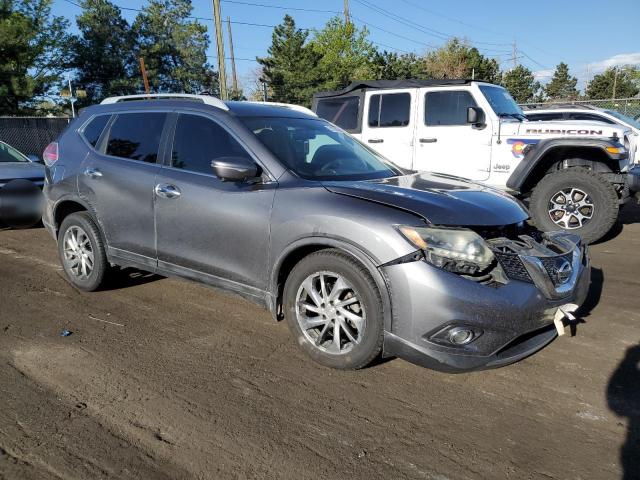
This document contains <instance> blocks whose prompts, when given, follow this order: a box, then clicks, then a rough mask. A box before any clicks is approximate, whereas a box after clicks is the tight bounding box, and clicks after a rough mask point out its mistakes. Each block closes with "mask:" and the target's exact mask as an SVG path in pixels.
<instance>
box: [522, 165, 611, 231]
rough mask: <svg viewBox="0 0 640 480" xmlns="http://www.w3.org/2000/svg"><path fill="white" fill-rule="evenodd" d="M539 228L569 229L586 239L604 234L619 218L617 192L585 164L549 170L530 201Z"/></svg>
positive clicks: (549, 229) (550, 229) (545, 229)
mask: <svg viewBox="0 0 640 480" xmlns="http://www.w3.org/2000/svg"><path fill="white" fill-rule="evenodd" d="M529 207H530V210H531V215H532V217H533V220H534V221H535V223H536V225H537V226H538V228H540V229H541V230H544V231H552V230H566V231H567V232H570V233H575V234H578V235H580V236H581V237H582V239H583V240H584V241H585V242H586V243H592V242H595V241H596V240H598V239H600V238H602V237H603V236H604V235H605V234H606V233H607V232H608V231H609V230H610V229H611V227H612V226H613V225H614V224H615V222H616V219H617V218H618V209H619V204H618V195H617V193H616V191H615V189H614V188H613V185H611V183H609V182H607V181H606V180H605V179H604V178H602V176H600V175H598V174H597V173H594V172H592V171H591V170H587V169H585V168H570V169H567V170H560V171H557V172H552V173H549V174H547V175H546V176H545V177H544V178H543V179H542V180H541V181H540V182H539V183H538V185H537V186H536V188H535V189H534V190H533V194H532V195H531V203H530V205H529Z"/></svg>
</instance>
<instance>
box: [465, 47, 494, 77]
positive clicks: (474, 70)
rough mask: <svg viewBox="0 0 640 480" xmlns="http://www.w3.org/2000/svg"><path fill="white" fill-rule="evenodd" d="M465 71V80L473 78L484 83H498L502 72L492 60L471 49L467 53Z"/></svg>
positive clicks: (475, 49)
mask: <svg viewBox="0 0 640 480" xmlns="http://www.w3.org/2000/svg"><path fill="white" fill-rule="evenodd" d="M467 64H468V65H467V71H466V72H465V74H464V76H465V77H466V78H471V77H473V78H474V79H475V80H481V81H484V82H491V83H500V80H501V78H502V72H500V64H499V63H498V62H497V61H496V60H495V59H494V58H488V57H485V56H484V55H482V54H481V53H480V52H479V51H478V49H477V48H475V47H472V48H469V50H468V51H467Z"/></svg>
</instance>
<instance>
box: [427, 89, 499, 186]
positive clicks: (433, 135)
mask: <svg viewBox="0 0 640 480" xmlns="http://www.w3.org/2000/svg"><path fill="white" fill-rule="evenodd" d="M419 104H420V107H419V109H418V121H417V122H416V123H417V126H416V142H415V146H414V148H415V154H414V169H416V170H425V171H429V172H439V173H448V174H451V175H457V176H460V177H465V178H470V179H472V180H486V179H488V178H489V173H490V168H491V139H492V137H491V132H492V130H491V123H490V122H489V121H488V119H487V123H486V125H484V126H483V127H481V128H478V127H475V126H472V125H469V124H468V123H467V108H468V107H477V106H478V104H477V103H476V101H475V99H474V98H473V95H472V93H471V91H469V90H464V89H460V90H454V89H451V88H447V89H437V88H435V89H425V90H422V94H421V98H420V102H419Z"/></svg>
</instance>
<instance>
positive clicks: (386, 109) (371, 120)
mask: <svg viewBox="0 0 640 480" xmlns="http://www.w3.org/2000/svg"><path fill="white" fill-rule="evenodd" d="M417 92H418V90H417V89H414V88H410V89H394V90H384V91H379V92H367V94H366V96H365V105H364V108H365V110H364V111H365V114H364V117H363V122H362V141H363V142H365V143H366V144H367V145H369V146H370V147H371V148H373V149H374V150H376V151H377V152H379V153H380V154H382V155H383V156H384V157H386V158H388V159H389V160H391V161H392V162H393V163H395V164H396V165H399V166H400V167H403V168H409V169H410V168H412V164H413V138H414V132H415V107H414V105H415V99H416V95H417Z"/></svg>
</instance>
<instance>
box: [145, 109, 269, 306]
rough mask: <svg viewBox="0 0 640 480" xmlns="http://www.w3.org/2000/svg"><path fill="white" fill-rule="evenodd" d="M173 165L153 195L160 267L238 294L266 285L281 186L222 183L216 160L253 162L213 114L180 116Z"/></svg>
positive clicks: (162, 172)
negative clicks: (233, 158)
mask: <svg viewBox="0 0 640 480" xmlns="http://www.w3.org/2000/svg"><path fill="white" fill-rule="evenodd" d="M168 150H169V152H171V155H170V164H169V165H165V166H163V167H162V169H161V170H160V172H159V173H158V176H157V181H156V183H157V185H156V189H155V196H156V198H155V217H156V232H157V233H156V238H157V252H158V266H159V267H160V268H164V269H167V270H169V271H176V272H178V273H180V274H182V275H185V276H191V277H194V276H196V277H198V276H200V278H201V279H202V276H204V280H205V281H208V282H209V283H214V284H216V283H217V284H222V286H224V287H225V288H230V289H232V290H246V286H249V287H254V288H255V289H257V290H256V292H255V293H256V294H258V291H259V290H264V289H265V288H266V284H267V279H266V277H267V257H268V245H269V235H270V228H269V226H270V217H271V205H272V204H273V197H274V195H275V191H276V187H277V183H276V182H268V181H267V182H263V183H249V182H246V183H244V182H223V181H222V180H220V179H219V178H218V177H216V176H215V175H214V174H213V170H212V168H211V161H212V160H213V159H214V158H219V157H228V156H244V157H247V158H251V159H252V158H253V157H252V156H251V154H250V153H249V152H248V151H247V150H246V149H245V148H244V146H243V145H242V144H241V143H240V142H239V141H238V140H237V139H236V138H235V137H234V136H233V135H232V134H231V133H230V132H229V131H228V130H227V129H226V128H225V127H223V126H222V124H221V123H218V122H217V121H215V120H214V119H213V118H211V117H209V116H203V115H198V114H191V113H180V114H178V115H177V118H176V124H175V130H174V135H173V142H172V144H171V145H170V146H169V148H168Z"/></svg>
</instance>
